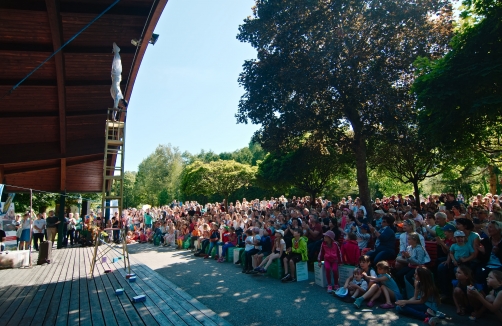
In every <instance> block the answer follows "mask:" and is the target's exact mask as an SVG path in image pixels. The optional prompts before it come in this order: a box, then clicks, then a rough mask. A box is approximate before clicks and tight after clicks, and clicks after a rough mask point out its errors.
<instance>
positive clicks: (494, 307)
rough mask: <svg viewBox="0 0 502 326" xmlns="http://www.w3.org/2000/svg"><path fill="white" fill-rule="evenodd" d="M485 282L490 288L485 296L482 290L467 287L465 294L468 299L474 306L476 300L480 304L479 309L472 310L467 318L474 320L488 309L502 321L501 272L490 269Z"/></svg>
mask: <svg viewBox="0 0 502 326" xmlns="http://www.w3.org/2000/svg"><path fill="white" fill-rule="evenodd" d="M486 283H487V284H488V286H489V287H490V288H492V290H491V291H490V293H489V294H488V295H487V296H486V297H485V296H484V295H483V293H482V292H479V291H478V290H476V289H474V288H472V287H469V288H468V290H467V295H468V297H469V299H470V300H469V301H471V302H473V303H474V304H475V305H476V306H480V305H479V304H477V303H478V302H479V303H480V304H481V307H480V308H479V309H476V310H475V311H473V312H472V314H471V316H470V317H469V319H471V320H476V318H479V317H480V316H482V315H483V313H484V312H485V311H486V309H488V310H489V311H491V312H493V313H494V314H495V315H496V316H497V318H498V319H499V320H500V321H501V322H502V272H501V271H497V270H494V271H491V272H490V273H489V274H488V277H487V278H486Z"/></svg>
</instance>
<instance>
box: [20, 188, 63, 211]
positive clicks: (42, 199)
mask: <svg viewBox="0 0 502 326" xmlns="http://www.w3.org/2000/svg"><path fill="white" fill-rule="evenodd" d="M58 200H59V194H57V193H46V192H33V197H32V203H33V209H34V210H35V212H40V211H45V209H47V208H48V207H55V206H56V201H58ZM14 206H15V208H16V212H25V211H27V210H28V209H29V208H30V193H17V194H16V196H15V197H14Z"/></svg>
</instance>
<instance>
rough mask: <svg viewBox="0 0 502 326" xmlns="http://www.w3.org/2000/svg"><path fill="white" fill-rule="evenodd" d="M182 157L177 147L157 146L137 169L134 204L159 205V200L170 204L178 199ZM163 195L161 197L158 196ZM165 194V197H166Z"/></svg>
mask: <svg viewBox="0 0 502 326" xmlns="http://www.w3.org/2000/svg"><path fill="white" fill-rule="evenodd" d="M182 171H183V157H182V155H181V153H180V152H179V150H178V148H177V147H172V146H171V145H170V144H169V145H159V146H158V147H157V148H156V149H155V152H154V153H152V154H150V155H149V156H148V157H147V158H145V159H144V160H143V161H142V162H141V163H140V165H139V167H138V173H137V174H136V178H135V185H134V192H135V193H136V194H137V200H136V199H135V201H134V203H135V204H145V203H148V204H151V205H159V199H162V200H163V201H166V200H167V202H170V201H172V200H174V199H179V198H180V193H179V185H180V181H181V179H180V177H181V173H182ZM161 193H163V194H164V195H163V196H160V197H159V195H160V194H161ZM166 194H167V195H166Z"/></svg>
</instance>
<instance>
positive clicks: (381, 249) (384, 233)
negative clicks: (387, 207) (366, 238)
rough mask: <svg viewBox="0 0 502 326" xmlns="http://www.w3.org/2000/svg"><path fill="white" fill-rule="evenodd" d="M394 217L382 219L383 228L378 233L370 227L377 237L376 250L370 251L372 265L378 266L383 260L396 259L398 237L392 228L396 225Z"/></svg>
mask: <svg viewBox="0 0 502 326" xmlns="http://www.w3.org/2000/svg"><path fill="white" fill-rule="evenodd" d="M394 221H395V220H394V217H393V216H384V217H383V218H382V228H381V229H380V231H377V230H376V229H375V228H374V227H373V226H370V232H371V234H372V235H373V237H375V239H376V242H375V250H372V251H369V252H368V253H367V255H368V256H369V257H370V259H371V262H372V265H374V266H376V264H378V263H379V262H380V261H382V260H390V259H394V258H395V257H396V249H395V247H396V235H395V233H394V231H393V230H392V228H391V226H392V225H393V224H394Z"/></svg>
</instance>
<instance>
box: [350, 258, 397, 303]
mask: <svg viewBox="0 0 502 326" xmlns="http://www.w3.org/2000/svg"><path fill="white" fill-rule="evenodd" d="M376 267H377V272H378V276H377V277H372V276H368V275H367V274H366V273H365V272H363V277H364V279H365V280H366V281H373V282H375V283H373V284H372V285H371V286H370V288H369V290H368V291H367V292H366V293H365V294H363V295H362V296H361V297H359V298H357V299H356V301H354V305H355V306H356V307H357V308H361V305H362V304H363V302H364V300H366V299H369V300H370V301H368V303H367V306H368V307H370V308H371V307H373V306H374V305H375V303H374V302H375V300H376V299H378V298H380V297H381V296H382V295H383V296H384V298H385V304H383V305H380V308H382V309H391V308H394V304H393V303H392V302H395V301H397V300H401V299H402V296H401V293H400V292H399V288H398V287H397V283H396V281H394V279H393V278H392V276H391V275H390V267H389V264H388V263H387V262H386V261H384V260H383V261H380V262H378V264H377V266H376ZM376 282H378V283H376Z"/></svg>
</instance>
